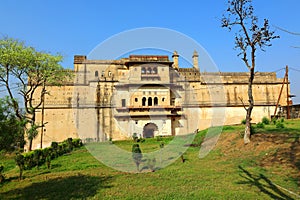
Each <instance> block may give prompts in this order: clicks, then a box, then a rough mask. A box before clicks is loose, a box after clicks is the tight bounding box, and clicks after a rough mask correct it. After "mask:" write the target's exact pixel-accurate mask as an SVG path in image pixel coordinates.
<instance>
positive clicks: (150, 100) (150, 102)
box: [148, 97, 152, 106]
mask: <svg viewBox="0 0 300 200" xmlns="http://www.w3.org/2000/svg"><path fill="white" fill-rule="evenodd" d="M148 106H152V98H151V97H149V98H148Z"/></svg>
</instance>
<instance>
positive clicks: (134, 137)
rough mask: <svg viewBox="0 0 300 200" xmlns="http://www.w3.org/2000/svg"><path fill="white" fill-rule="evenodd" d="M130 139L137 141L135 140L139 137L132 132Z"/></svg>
mask: <svg viewBox="0 0 300 200" xmlns="http://www.w3.org/2000/svg"><path fill="white" fill-rule="evenodd" d="M132 139H133V141H134V142H137V140H138V139H139V137H138V136H137V133H133V134H132Z"/></svg>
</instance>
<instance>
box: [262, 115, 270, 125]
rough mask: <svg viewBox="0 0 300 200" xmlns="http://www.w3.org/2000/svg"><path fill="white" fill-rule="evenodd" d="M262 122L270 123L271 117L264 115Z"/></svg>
mask: <svg viewBox="0 0 300 200" xmlns="http://www.w3.org/2000/svg"><path fill="white" fill-rule="evenodd" d="M261 123H263V124H266V125H268V124H270V120H269V118H267V117H263V118H262V119H261Z"/></svg>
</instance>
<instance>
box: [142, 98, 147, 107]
mask: <svg viewBox="0 0 300 200" xmlns="http://www.w3.org/2000/svg"><path fill="white" fill-rule="evenodd" d="M146 101H147V99H146V97H143V99H142V105H143V106H146Z"/></svg>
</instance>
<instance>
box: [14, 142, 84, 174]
mask: <svg viewBox="0 0 300 200" xmlns="http://www.w3.org/2000/svg"><path fill="white" fill-rule="evenodd" d="M82 145H83V144H82V141H81V139H72V138H68V139H67V140H65V141H63V142H62V143H58V142H52V143H51V147H47V148H44V149H36V150H34V151H30V152H28V153H24V154H23V155H22V154H17V156H16V158H15V160H16V163H17V165H18V166H19V167H20V173H22V171H23V170H24V169H32V168H33V167H37V168H38V167H39V166H40V165H42V164H44V163H46V165H47V168H48V169H50V168H51V160H52V159H54V158H56V157H58V156H61V155H63V154H65V153H69V152H71V151H72V150H73V149H74V148H78V147H81V146H82ZM20 177H22V174H21V175H20Z"/></svg>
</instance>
